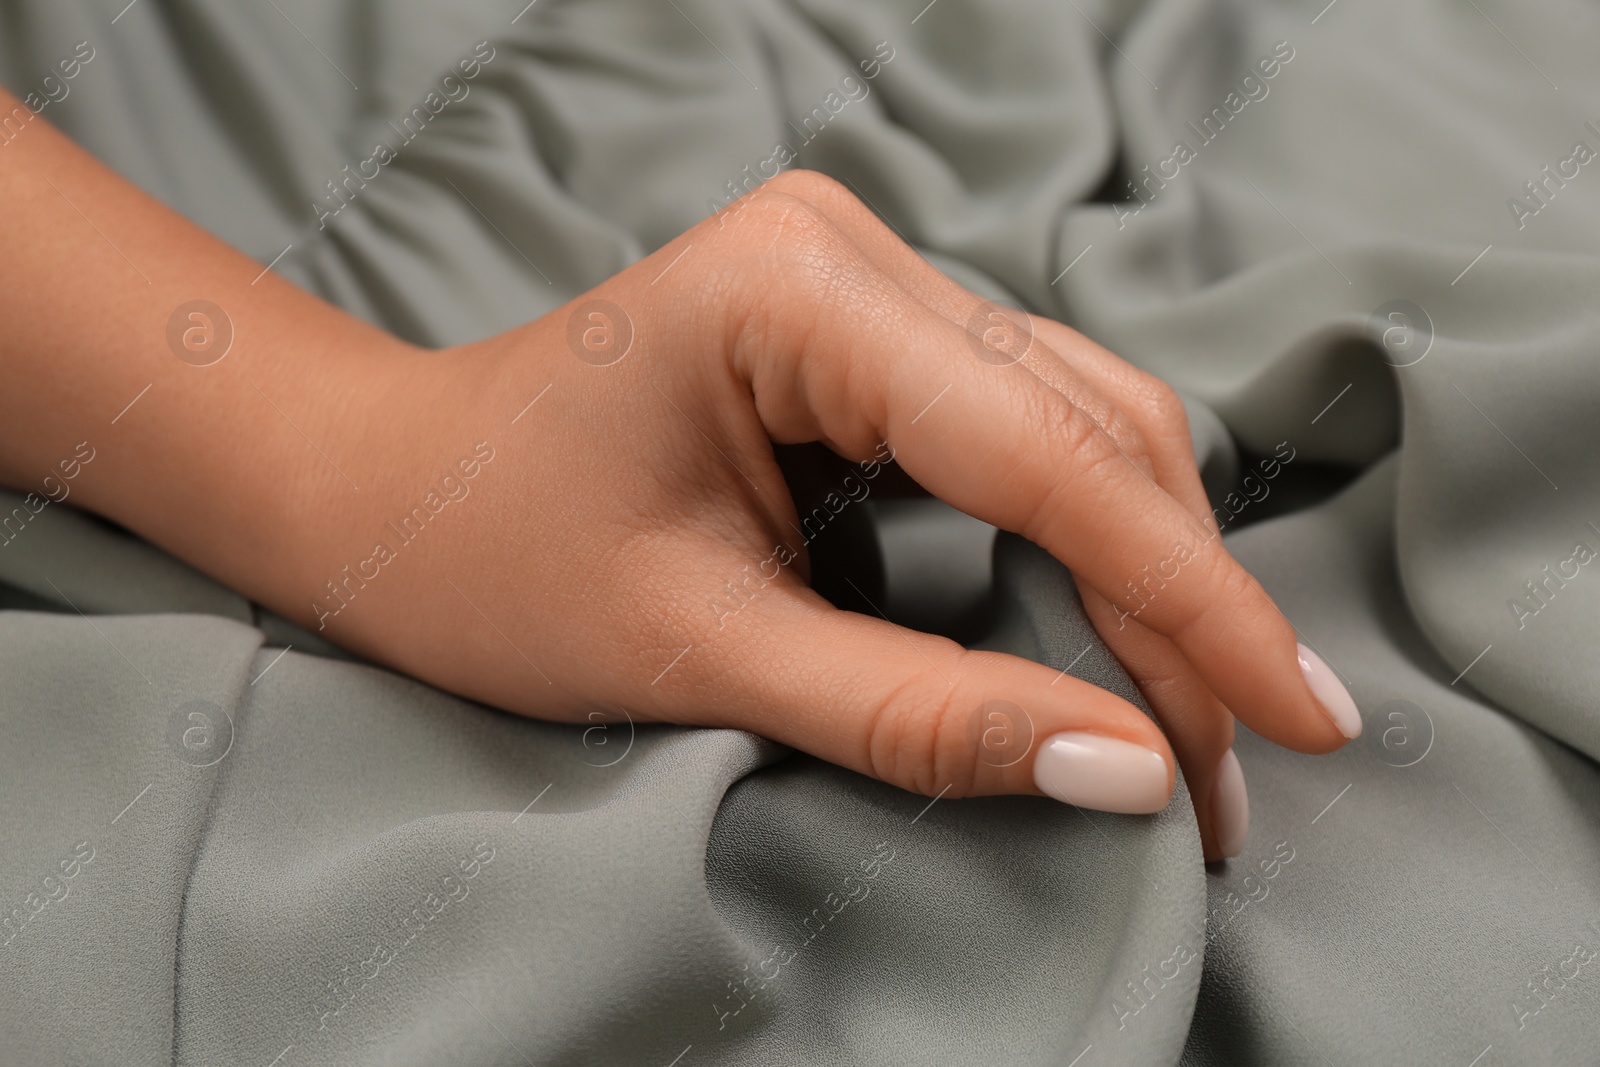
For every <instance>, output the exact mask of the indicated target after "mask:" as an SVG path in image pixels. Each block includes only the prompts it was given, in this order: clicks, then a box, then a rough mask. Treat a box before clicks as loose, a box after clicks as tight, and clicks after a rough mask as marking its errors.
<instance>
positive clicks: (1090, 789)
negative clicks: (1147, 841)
mask: <svg viewBox="0 0 1600 1067" xmlns="http://www.w3.org/2000/svg"><path fill="white" fill-rule="evenodd" d="M1033 782H1034V784H1035V785H1037V786H1038V787H1039V790H1040V791H1041V792H1043V793H1045V794H1047V795H1048V796H1052V797H1055V798H1056V799H1057V800H1059V801H1061V802H1062V803H1064V804H1076V805H1078V806H1079V807H1082V808H1094V809H1095V810H1096V811H1116V812H1122V813H1123V814H1128V815H1145V814H1151V813H1153V812H1157V811H1160V810H1161V809H1162V808H1164V807H1166V806H1167V796H1168V790H1167V761H1166V760H1164V759H1162V758H1161V756H1160V755H1159V754H1158V753H1155V752H1152V751H1151V750H1150V749H1148V748H1145V747H1144V746H1142V745H1136V744H1134V743H1132V742H1131V741H1119V740H1118V739H1117V738H1114V737H1102V736H1101V735H1100V734H1087V733H1062V734H1055V735H1053V736H1051V737H1048V738H1046V739H1045V742H1044V744H1042V745H1040V746H1039V753H1038V755H1036V756H1034V757H1033Z"/></svg>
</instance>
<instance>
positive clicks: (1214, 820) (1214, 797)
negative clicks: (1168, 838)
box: [1211, 748, 1250, 857]
mask: <svg viewBox="0 0 1600 1067" xmlns="http://www.w3.org/2000/svg"><path fill="white" fill-rule="evenodd" d="M1211 829H1212V831H1213V832H1214V833H1215V834H1216V835H1217V847H1218V848H1219V849H1221V850H1222V854H1223V855H1224V856H1228V857H1232V856H1237V855H1238V854H1239V853H1240V852H1243V851H1244V839H1245V837H1246V835H1248V834H1249V833H1250V794H1249V793H1247V792H1246V791H1245V787H1244V768H1243V767H1240V766H1239V757H1238V756H1236V755H1235V754H1234V751H1233V749H1231V748H1230V749H1228V751H1227V752H1225V753H1223V755H1222V762H1221V764H1219V765H1218V766H1217V780H1216V782H1215V784H1213V785H1212V787H1211Z"/></svg>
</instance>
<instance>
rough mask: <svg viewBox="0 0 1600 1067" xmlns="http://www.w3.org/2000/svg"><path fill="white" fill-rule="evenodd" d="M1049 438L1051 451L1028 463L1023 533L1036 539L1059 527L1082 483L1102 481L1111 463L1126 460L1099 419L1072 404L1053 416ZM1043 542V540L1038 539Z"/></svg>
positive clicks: (1076, 496) (1078, 498) (1109, 470)
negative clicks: (1027, 498)
mask: <svg viewBox="0 0 1600 1067" xmlns="http://www.w3.org/2000/svg"><path fill="white" fill-rule="evenodd" d="M1050 431H1051V432H1050V434H1049V435H1048V438H1047V439H1048V440H1049V441H1050V443H1051V448H1050V454H1049V455H1048V456H1047V457H1045V458H1044V459H1043V461H1042V462H1038V463H1033V464H1030V465H1029V466H1030V467H1031V469H1032V472H1033V478H1032V479H1030V480H1029V488H1030V489H1031V492H1030V493H1029V499H1031V500H1032V501H1033V504H1032V505H1031V506H1030V507H1029V508H1028V513H1027V517H1026V519H1025V521H1024V524H1023V529H1022V533H1023V536H1025V537H1028V538H1029V539H1031V540H1034V541H1039V539H1040V538H1041V537H1045V536H1047V534H1048V532H1049V531H1050V530H1052V529H1057V528H1059V526H1060V524H1061V523H1062V521H1063V518H1064V516H1066V515H1068V514H1070V513H1071V511H1072V509H1073V508H1075V507H1077V506H1078V504H1079V501H1080V499H1081V497H1082V489H1083V486H1084V485H1085V484H1093V483H1095V482H1098V481H1102V480H1104V479H1106V478H1108V477H1110V475H1111V470H1112V468H1111V465H1112V464H1118V463H1123V462H1125V461H1124V459H1123V457H1122V453H1121V452H1119V451H1118V450H1117V449H1116V447H1115V446H1114V445H1113V444H1112V443H1111V441H1110V439H1109V438H1108V437H1107V435H1106V433H1105V431H1103V430H1102V429H1101V428H1100V425H1099V423H1097V422H1095V420H1094V419H1093V418H1092V417H1091V416H1090V415H1089V414H1087V413H1086V412H1084V411H1083V410H1082V409H1080V408H1078V407H1077V406H1075V405H1072V404H1068V405H1066V410H1065V411H1064V412H1063V413H1061V414H1060V416H1059V417H1058V418H1055V419H1053V420H1052V422H1051V425H1050ZM1041 543H1043V542H1041Z"/></svg>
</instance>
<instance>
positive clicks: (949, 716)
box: [866, 657, 978, 796]
mask: <svg viewBox="0 0 1600 1067" xmlns="http://www.w3.org/2000/svg"><path fill="white" fill-rule="evenodd" d="M948 658H951V659H953V658H954V657H948ZM940 669H941V670H942V671H944V672H945V673H946V674H947V675H950V672H951V671H952V669H953V667H952V666H943V667H941V668H940ZM951 676H953V675H951ZM959 692H960V687H958V686H951V685H947V684H945V682H944V681H943V680H942V679H941V678H939V677H938V676H936V675H933V674H929V673H927V672H922V673H919V674H916V675H913V676H911V677H908V678H906V679H905V680H904V681H902V682H900V683H898V684H896V685H895V686H894V687H893V688H892V689H890V690H889V691H888V692H887V693H885V694H883V696H882V697H880V698H879V699H878V700H877V701H876V702H875V704H874V706H873V708H872V709H871V713H870V718H869V720H868V729H867V735H866V744H867V760H866V765H867V767H869V768H870V769H871V772H872V774H873V775H874V776H876V777H878V778H880V779H882V780H883V781H886V782H892V783H894V784H896V785H900V786H902V787H904V788H906V789H911V790H913V791H915V792H918V793H921V794H922V795H924V796H934V795H935V794H937V793H939V792H940V791H941V790H946V793H947V795H949V796H965V795H968V794H969V793H970V792H971V790H972V788H973V784H974V782H975V781H976V777H977V771H978V767H977V764H978V759H977V753H976V752H975V751H974V749H973V747H972V745H971V743H970V741H969V739H968V736H967V725H968V723H967V720H968V718H969V717H970V716H969V714H968V713H969V712H970V711H971V709H970V708H966V707H964V706H963V705H962V704H961V703H960V702H959V696H958V694H959Z"/></svg>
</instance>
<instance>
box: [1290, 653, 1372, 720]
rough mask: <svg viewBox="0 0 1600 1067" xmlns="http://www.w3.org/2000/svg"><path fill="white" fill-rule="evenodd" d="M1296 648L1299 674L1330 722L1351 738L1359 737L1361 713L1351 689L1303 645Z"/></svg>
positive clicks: (1321, 659) (1319, 657) (1320, 658)
mask: <svg viewBox="0 0 1600 1067" xmlns="http://www.w3.org/2000/svg"><path fill="white" fill-rule="evenodd" d="M1295 647H1296V648H1298V649H1299V650H1300V673H1301V674H1304V675H1305V676H1306V684H1307V685H1309V686H1310V687H1311V695H1312V696H1314V697H1316V698H1317V700H1318V701H1319V702H1320V703H1321V704H1322V708H1323V710H1324V711H1326V712H1327V713H1328V718H1330V719H1332V720H1333V725H1334V726H1336V727H1337V728H1338V730H1339V732H1340V733H1341V734H1344V735H1345V736H1346V737H1350V738H1356V737H1360V736H1361V712H1359V711H1357V710H1356V702H1355V701H1354V700H1351V699H1350V691H1349V690H1347V689H1346V688H1345V687H1344V683H1342V682H1340V681H1339V676H1338V675H1337V674H1334V673H1333V668H1332V667H1330V666H1328V664H1327V663H1326V662H1325V661H1324V660H1323V658H1322V657H1321V656H1319V655H1317V654H1316V653H1315V652H1313V651H1311V650H1310V649H1309V648H1307V647H1306V646H1305V645H1296V646H1295Z"/></svg>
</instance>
